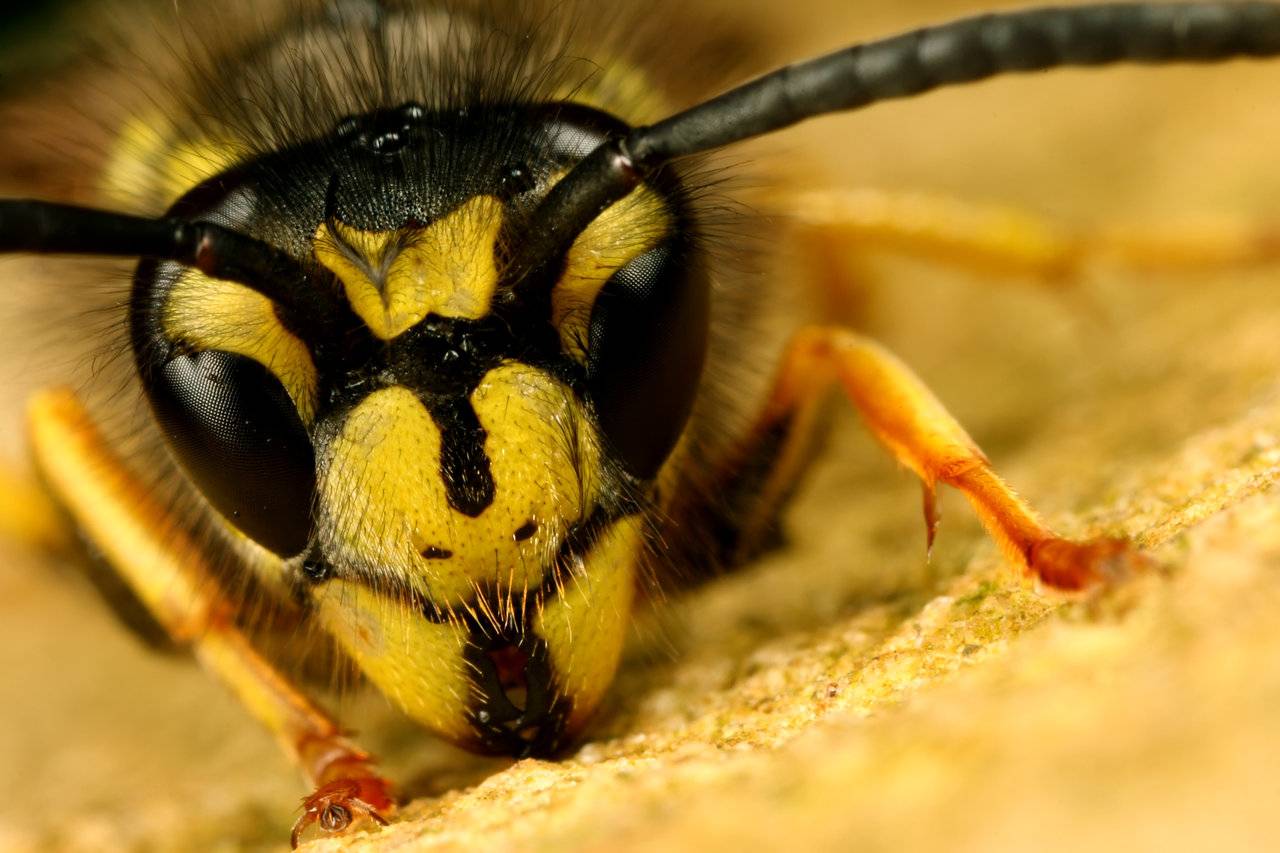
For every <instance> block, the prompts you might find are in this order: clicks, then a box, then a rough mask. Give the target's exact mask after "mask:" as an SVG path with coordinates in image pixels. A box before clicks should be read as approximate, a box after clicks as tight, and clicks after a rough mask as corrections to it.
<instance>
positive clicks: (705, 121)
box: [515, 2, 1280, 273]
mask: <svg viewBox="0 0 1280 853" xmlns="http://www.w3.org/2000/svg"><path fill="white" fill-rule="evenodd" d="M1276 54H1280V4H1276V3H1260V2H1249V3H1114V4H1105V5H1095V6H1077V7H1062V8H1054V7H1051V8H1043V9H1027V10H1023V11H1018V12H1007V13H996V14H989V15H982V16H979V17H974V18H965V19H962V20H959V21H955V22H952V23H949V24H943V25H941V26H935V27H926V28H924V29H920V30H914V31H911V32H908V33H905V34H903V35H899V36H895V37H893V38H888V39H884V40H882V41H875V42H870V43H868V44H860V45H854V46H853V47H850V48H846V49H844V50H841V51H837V52H835V53H832V54H828V55H827V56H823V57H819V58H818V59H813V60H810V61H808V62H801V63H797V64H795V65H788V66H786V67H785V68H780V69H778V70H777V71H774V72H772V73H770V74H766V75H765V76H763V77H759V78H757V79H756V80H753V81H752V82H750V83H747V84H745V85H743V86H739V87H738V88H736V89H732V90H730V91H728V92H725V93H724V94H723V95H720V96H718V97H716V98H713V99H712V100H710V101H707V102H705V103H702V104H699V105H698V106H695V107H692V108H690V109H688V110H685V111H684V112H682V113H678V114H677V115H674V116H672V117H671V118H668V119H665V120H663V121H661V122H658V123H657V124H655V125H652V126H650V127H639V128H636V129H635V130H632V131H631V132H630V133H628V134H627V135H626V136H624V137H621V138H618V139H613V140H611V141H609V142H605V143H602V144H601V145H600V146H599V147H597V148H596V149H595V150H594V151H592V152H591V153H590V154H589V155H587V157H586V158H585V159H584V160H582V161H581V162H580V163H579V164H578V165H577V166H575V167H574V168H573V170H572V171H570V172H569V174H568V175H566V176H565V177H564V178H563V179H562V180H561V181H560V182H559V183H557V184H556V185H555V186H554V187H553V188H552V189H551V191H550V192H549V193H548V194H547V197H546V198H545V199H543V201H542V203H541V204H540V205H539V206H538V208H537V210H536V211H535V213H534V221H535V222H537V223H538V224H537V230H536V231H533V232H532V233H531V237H530V240H529V241H528V242H527V243H526V244H525V245H523V246H522V247H521V248H520V254H519V256H518V257H517V258H516V260H515V264H516V266H515V268H516V269H517V270H519V271H521V272H524V273H529V272H533V271H535V270H537V269H539V268H540V267H542V266H543V265H544V264H546V263H548V262H549V261H551V260H552V259H553V258H556V257H559V256H560V255H561V254H563V253H564V252H565V251H566V250H567V249H568V248H569V246H570V245H571V244H572V243H573V240H574V239H576V238H577V236H578V235H579V234H580V233H582V231H583V229H585V228H586V227H587V226H588V225H589V224H590V223H591V222H592V220H594V219H595V218H596V217H597V216H599V215H600V213H601V212H602V211H603V210H604V209H605V208H607V207H609V205H611V204H613V203H614V202H615V201H617V200H619V199H620V198H622V197H623V196H625V195H627V193H629V192H630V191H631V190H632V189H634V188H635V186H636V185H637V184H639V183H640V182H641V181H642V180H644V178H645V177H646V176H647V175H650V174H652V173H653V172H654V171H655V170H656V169H658V168H659V167H660V166H662V165H664V164H666V163H669V162H671V161H672V160H676V159H679V158H681V157H687V156H689V155H691V154H698V153H700V152H703V151H709V150H711V149H714V148H719V147H721V146H724V145H729V144H731V143H734V142H740V141H742V140H744V139H750V138H752V137H755V136H761V135H763V134H766V133H771V132H773V131H775V130H781V129H782V128H785V127H790V126H791V125H793V124H796V123H798V122H801V121H804V120H805V119H809V118H814V117H815V116H820V115H826V114H828V113H834V112H840V111H843V110H852V109H857V108H858V107H864V106H867V105H869V104H874V103H876V102H877V101H885V100H890V99H893V98H905V97H910V96H912V95H918V94H920V93H922V92H927V91H930V90H931V89H938V88H941V87H943V86H950V85H954V84H957V83H968V82H972V81H975V80H983V79H986V78H988V77H994V76H996V75H998V74H1009V73H1018V72H1027V71H1042V70H1045V69H1049V68H1057V67H1061V66H1069V65H1105V64H1109V63H1115V62H1134V63H1148V64H1163V63H1175V62H1218V61H1222V60H1225V59H1232V58H1236V57H1263V56H1274V55H1276Z"/></svg>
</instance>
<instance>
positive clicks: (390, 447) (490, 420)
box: [319, 363, 599, 607]
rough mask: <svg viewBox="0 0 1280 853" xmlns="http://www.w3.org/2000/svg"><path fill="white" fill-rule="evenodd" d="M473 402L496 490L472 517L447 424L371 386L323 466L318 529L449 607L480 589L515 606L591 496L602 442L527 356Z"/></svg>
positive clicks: (401, 395) (395, 391)
mask: <svg viewBox="0 0 1280 853" xmlns="http://www.w3.org/2000/svg"><path fill="white" fill-rule="evenodd" d="M471 404H472V406H473V408H474V409H475V413H476V416H477V418H478V419H479V421H480V424H481V426H482V427H483V428H484V429H485V430H486V432H487V433H488V435H487V438H486V439H485V443H484V449H485V453H486V454H487V456H488V459H489V466H490V473H491V474H492V476H493V482H494V487H495V488H494V499H493V502H492V503H491V504H490V505H489V506H488V507H487V508H486V509H485V510H484V511H483V512H482V513H481V514H480V515H479V516H478V517H475V518H471V517H469V516H466V515H463V514H462V513H460V512H458V511H456V510H454V509H453V508H452V507H450V506H449V502H448V497H447V494H446V491H445V484H444V482H443V480H442V479H441V435H440V430H439V429H438V428H437V426H436V424H435V422H434V421H433V420H432V418H431V415H430V414H429V413H428V412H427V410H426V408H425V407H424V406H423V404H422V402H421V401H420V400H419V399H418V397H417V395H416V394H414V393H413V392H412V391H410V390H408V389H407V388H402V387H393V388H385V389H382V390H379V391H375V392H374V393H372V394H370V395H369V396H368V397H366V398H365V399H364V401H363V402H361V403H360V404H359V405H358V406H357V407H356V408H355V409H354V410H353V411H352V412H351V413H350V414H349V415H348V416H347V419H346V421H345V422H344V423H343V426H342V429H341V431H340V432H339V434H338V435H337V436H336V437H335V438H334V439H333V441H332V442H331V443H330V445H329V447H328V448H327V452H322V459H321V465H320V483H319V495H320V516H321V537H322V541H323V542H325V543H326V548H327V550H328V551H329V554H328V556H329V558H330V559H331V560H332V561H333V562H335V564H337V565H342V564H343V563H353V564H355V565H360V566H365V567H368V568H370V569H371V570H374V571H379V572H385V573H386V574H387V575H388V576H392V577H395V578H397V579H400V580H405V581H410V582H412V583H414V585H415V586H416V587H417V588H418V589H419V590H420V591H421V592H422V593H423V594H424V595H426V596H427V597H428V598H429V599H430V600H431V601H433V602H435V603H436V604H437V605H439V606H442V607H454V606H457V605H460V604H463V603H465V602H468V601H470V600H472V599H473V597H474V593H475V591H476V589H477V588H478V587H480V586H482V585H490V586H493V587H496V588H497V589H498V590H499V591H500V592H503V593H505V594H506V595H508V596H509V598H508V603H514V602H513V601H512V600H511V599H510V596H515V597H517V598H518V597H520V596H522V595H523V593H524V591H526V590H533V589H535V588H536V587H537V586H538V585H539V584H540V583H541V582H542V580H543V576H544V571H545V569H546V567H547V565H548V564H549V563H550V562H551V558H552V557H553V556H554V554H555V553H556V551H557V549H558V548H559V546H560V543H561V542H562V541H563V539H564V537H565V535H566V534H567V533H568V530H569V526H570V525H571V524H573V523H574V522H577V521H580V520H581V519H582V518H583V516H584V514H585V513H586V512H588V511H589V509H590V507H591V506H593V504H594V499H595V497H596V495H597V493H598V490H599V485H598V480H597V471H598V465H597V460H598V459H599V449H598V445H597V442H596V438H595V436H594V434H593V433H592V432H591V430H590V428H589V426H588V425H587V422H586V420H585V418H584V417H583V416H582V414H581V413H580V412H579V411H578V409H577V404H576V402H575V401H574V399H573V395H572V393H571V392H570V391H569V389H567V388H565V387H564V386H562V385H561V384H559V383H558V382H556V381H555V380H553V379H552V378H551V377H549V376H547V375H546V374H545V373H542V372H540V371H538V370H534V369H533V368H530V367H527V366H525V365H522V364H517V363H508V364H504V365H501V366H499V367H497V368H495V369H494V370H492V371H490V372H489V374H488V375H487V376H485V377H484V379H483V380H482V381H481V383H480V385H479V386H478V387H477V388H476V390H475V392H474V393H473V394H472V395H471ZM530 524H532V531H531V532H530V528H529V527H528V526H529V525H530ZM517 531H522V535H521V536H517V535H516V533H517ZM524 534H528V535H524Z"/></svg>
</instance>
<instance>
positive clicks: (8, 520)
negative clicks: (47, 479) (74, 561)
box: [0, 465, 71, 553]
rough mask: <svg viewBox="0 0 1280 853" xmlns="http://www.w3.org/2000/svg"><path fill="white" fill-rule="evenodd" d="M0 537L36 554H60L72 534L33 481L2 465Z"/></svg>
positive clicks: (0, 470) (54, 506) (0, 468)
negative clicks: (44, 552) (43, 552)
mask: <svg viewBox="0 0 1280 853" xmlns="http://www.w3.org/2000/svg"><path fill="white" fill-rule="evenodd" d="M0 537H3V538H4V539H6V540H8V541H10V542H15V543H17V544H19V545H21V546H23V547H26V548H28V549H30V550H33V551H48V552H54V553H60V552H63V551H66V550H69V549H70V547H71V532H70V531H69V530H68V529H67V525H66V520H65V519H64V518H63V517H62V516H61V514H60V513H59V511H58V507H57V505H56V504H55V503H54V502H53V501H52V500H50V499H49V495H48V493H47V492H46V491H45V490H44V489H42V488H41V487H40V486H39V484H38V483H36V481H35V480H34V478H32V477H30V476H24V475H23V474H21V473H19V472H18V471H17V470H16V469H14V468H10V467H8V466H3V465H0Z"/></svg>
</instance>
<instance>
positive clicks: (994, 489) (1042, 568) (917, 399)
mask: <svg viewBox="0 0 1280 853" xmlns="http://www.w3.org/2000/svg"><path fill="white" fill-rule="evenodd" d="M833 383H839V385H840V386H841V387H842V388H843V389H844V392H845V394H846V395H847V396H848V398H849V400H850V401H851V402H852V403H853V404H854V406H855V407H856V408H857V410H858V412H859V413H860V414H861V415H862V417H863V419H864V420H865V421H866V423H867V426H868V427H869V428H870V429H871V432H872V433H873V434H874V435H875V437H876V438H877V439H878V440H879V441H880V443H881V444H883V445H884V446H885V447H886V448H887V449H888V450H889V452H890V453H892V454H893V456H894V457H895V458H896V459H897V460H898V461H899V462H901V463H902V464H903V465H906V466H907V467H909V468H911V470H912V471H914V472H915V473H916V474H917V475H918V476H919V477H920V479H921V481H922V482H923V484H924V511H925V523H926V528H927V537H928V541H929V544H930V545H932V542H933V537H934V534H935V532H936V530H937V520H938V515H937V512H936V509H935V497H936V495H935V490H936V487H937V484H939V483H944V484H946V485H949V486H953V487H954V488H956V489H959V490H960V491H961V492H963V493H964V495H965V497H966V498H968V499H969V502H970V503H971V504H972V505H973V507H974V509H975V510H976V511H977V514H978V517H979V518H980V519H981V521H982V523H983V525H984V526H985V527H986V529H987V530H988V532H990V534H991V535H992V537H994V538H995V540H996V541H997V542H998V543H999V544H1000V545H1001V546H1002V548H1003V549H1004V551H1005V552H1006V554H1007V555H1008V557H1009V559H1010V560H1012V561H1014V562H1015V563H1017V564H1018V565H1020V566H1023V567H1025V568H1026V569H1028V570H1029V571H1030V572H1032V573H1033V574H1034V575H1036V576H1037V577H1038V578H1039V579H1040V580H1042V581H1043V582H1045V583H1046V584H1049V585H1050V586H1054V587H1058V588H1060V589H1067V590H1077V589H1083V588H1085V587H1088V586H1091V585H1094V584H1097V583H1100V582H1106V581H1111V580H1115V579H1118V578H1120V577H1123V576H1125V575H1127V574H1129V573H1131V572H1132V571H1134V570H1136V569H1138V568H1140V567H1141V565H1142V560H1141V558H1140V557H1139V556H1138V555H1137V554H1136V553H1135V552H1134V551H1133V550H1132V549H1131V547H1130V546H1129V545H1128V544H1127V543H1126V542H1124V541H1123V540H1120V539H1097V540H1093V541H1087V542H1073V541H1071V540H1068V539H1064V538H1062V537H1060V536H1058V535H1056V534H1055V533H1054V532H1053V531H1052V530H1050V529H1049V528H1047V527H1046V526H1045V525H1044V524H1043V523H1042V522H1041V521H1040V520H1039V519H1038V518H1037V516H1036V513H1035V511H1034V510H1033V509H1032V508H1031V507H1030V506H1029V505H1028V504H1027V503H1026V502H1025V501H1023V500H1022V499H1021V498H1019V497H1018V496H1017V495H1016V494H1014V492H1013V490H1012V489H1010V488H1009V486H1008V485H1006V484H1005V482H1004V481H1003V480H1002V479H1000V477H999V476H998V475H997V474H996V473H995V471H993V470H992V468H991V464H990V462H989V461H988V460H987V458H986V456H984V455H983V453H982V451H981V450H980V449H979V448H978V446H977V444H975V443H974V441H973V439H972V438H970V437H969V435H968V433H966V432H965V430H964V428H963V427H961V426H960V424H959V423H957V422H956V420H955V418H953V417H952V416H951V414H950V413H949V412H948V411H947V410H946V408H944V407H943V405H942V403H940V402H939V401H938V399H937V398H936V397H935V396H934V395H933V393H932V392H930V391H929V389H928V388H927V387H926V386H925V385H924V383H923V382H921V381H920V379H919V378H917V377H916V376H915V374H913V373H912V372H911V370H910V369H909V368H908V367H907V366H906V365H905V364H903V363H902V362H901V361H900V360H898V358H896V357H895V356H894V355H893V354H891V353H890V352H888V351H887V350H886V349H884V348H883V347H881V346H880V345H879V344H877V343H875V342H874V341H871V340H869V339H867V338H864V337H862V336H860V335H857V334H855V333H853V332H851V331H848V330H847V329H843V328H838V327H827V326H809V327H805V328H803V329H801V330H800V331H799V332H797V333H796V335H795V336H794V338H792V340H791V342H790V344H789V345H788V347H787V350H786V353H785V355H784V357H783V362H782V365H781V368H780V370H779V372H778V374H777V377H776V379H775V383H774V386H773V390H772V393H771V395H770V398H769V401H768V403H767V404H766V408H765V411H764V413H763V415H762V416H761V418H760V420H759V422H758V423H757V426H756V428H755V429H754V430H753V433H752V436H753V437H752V438H749V439H748V441H747V443H746V445H744V447H745V448H746V449H747V453H750V452H751V450H750V448H752V447H753V446H754V445H755V444H758V443H759V442H760V440H761V437H764V436H769V435H771V434H775V433H776V432H777V431H778V430H779V428H780V427H783V428H785V429H786V430H787V431H788V432H790V433H791V435H792V436H794V438H792V439H791V440H790V441H789V442H788V444H790V445H791V446H790V447H787V446H784V448H783V450H782V452H781V453H780V454H779V455H778V456H777V463H776V465H775V467H774V469H773V470H772V471H771V472H770V474H769V476H768V477H767V478H766V479H765V481H764V482H763V485H762V487H761V488H760V490H759V493H758V494H759V496H760V503H759V505H758V507H757V509H756V510H755V511H754V514H753V516H752V517H751V518H749V519H748V520H747V522H746V527H747V529H746V530H745V532H744V533H743V536H744V540H743V541H746V542H749V541H751V538H752V536H753V535H758V534H756V533H755V531H754V530H753V529H752V527H753V526H756V527H758V525H760V524H762V523H767V522H769V521H770V520H771V519H772V517H773V514H774V512H775V511H776V508H777V506H778V505H779V504H780V502H781V501H782V499H783V498H784V497H785V495H786V493H787V491H788V490H789V488H790V484H791V483H792V481H793V480H794V478H795V476H796V473H797V472H798V470H799V469H800V467H801V466H800V464H799V461H800V459H801V458H802V454H803V450H802V447H803V444H804V440H805V439H804V437H803V436H804V433H805V430H804V429H803V428H801V429H796V427H797V426H801V427H803V424H802V422H803V421H804V420H805V419H806V418H811V415H810V414H806V413H811V412H812V411H813V410H814V407H815V405H816V401H818V400H820V399H821V398H822V397H823V396H824V395H825V392H826V391H828V390H829V389H830V387H831V385H832V384H833Z"/></svg>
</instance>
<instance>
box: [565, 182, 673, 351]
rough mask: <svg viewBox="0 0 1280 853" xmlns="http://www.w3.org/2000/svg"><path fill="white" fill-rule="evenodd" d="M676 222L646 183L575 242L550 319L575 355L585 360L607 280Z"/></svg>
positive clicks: (566, 349) (660, 239)
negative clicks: (593, 319) (593, 316)
mask: <svg viewBox="0 0 1280 853" xmlns="http://www.w3.org/2000/svg"><path fill="white" fill-rule="evenodd" d="M671 224H672V223H671V211H670V210H669V209H668V208H667V205H666V203H665V202H664V201H663V200H662V196H660V195H659V194H658V193H657V192H655V191H654V190H652V189H650V188H649V187H647V186H643V185H642V186H640V187H637V188H636V189H635V190H634V191H632V192H631V194H630V195H628V196H627V197H626V198H624V199H622V200H621V201H619V202H617V203H616V204H614V205H613V206H612V207H610V208H609V209H607V210H606V211H605V212H604V213H602V214H600V215H599V216H598V217H596V219H595V220H594V221H593V222H592V223H591V224H590V225H589V226H587V228H586V230H585V231H583V232H582V234H580V235H579V236H578V239H577V240H575V241H574V243H573V246H572V247H571V248H570V249H569V257H568V260H567V262H566V264H565V271H564V274H563V275H562V276H561V277H560V280H559V282H557V283H556V286H555V289H554V290H552V291H551V320H552V322H553V323H554V324H555V327H556V328H557V329H558V330H559V332H560V342H561V345H562V346H563V347H564V348H565V351H566V352H568V353H569V354H570V355H571V356H573V357H574V358H577V359H578V360H580V361H581V360H585V359H586V350H587V331H588V329H589V327H590V323H591V309H592V308H593V307H594V306H595V302H596V297H597V296H599V295H600V290H601V288H603V287H604V285H605V282H607V281H608V280H609V278H610V277H611V276H612V275H613V274H614V273H615V272H617V271H618V270H619V269H621V268H622V267H624V266H625V265H626V264H627V263H628V262H629V261H632V260H634V259H635V258H637V257H639V256H640V255H642V254H644V253H645V252H647V251H649V250H650V249H652V248H654V247H655V246H657V245H658V243H659V242H661V241H662V239H663V238H664V237H666V236H667V235H668V234H669V233H670V232H671Z"/></svg>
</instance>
